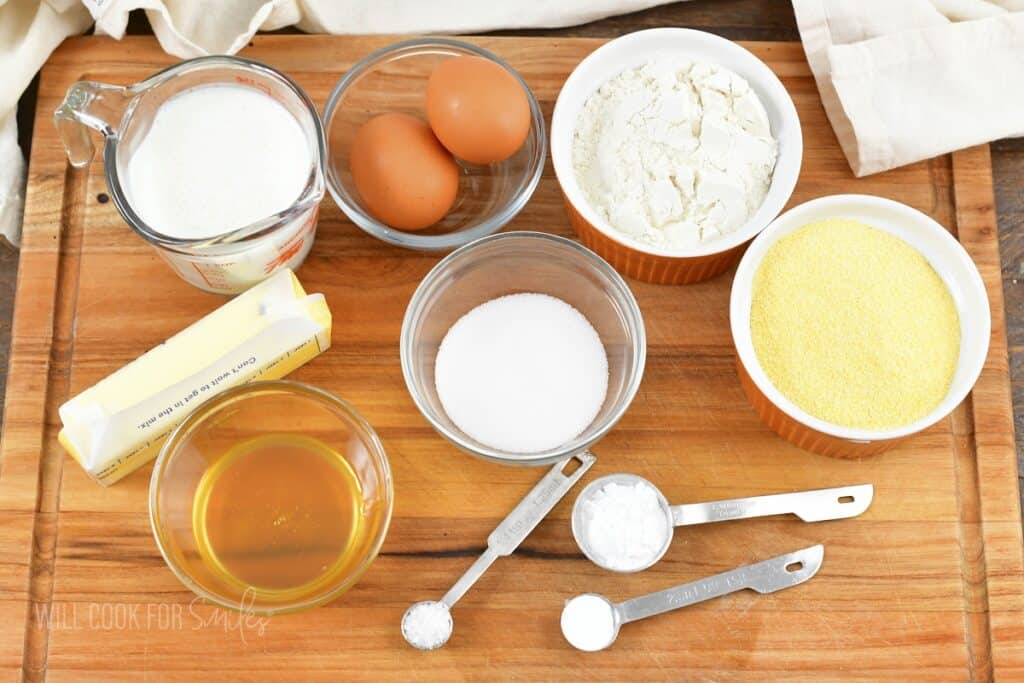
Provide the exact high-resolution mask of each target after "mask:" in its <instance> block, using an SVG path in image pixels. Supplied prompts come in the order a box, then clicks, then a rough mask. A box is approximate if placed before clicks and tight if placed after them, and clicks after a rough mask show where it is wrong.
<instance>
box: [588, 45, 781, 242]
mask: <svg viewBox="0 0 1024 683" xmlns="http://www.w3.org/2000/svg"><path fill="white" fill-rule="evenodd" d="M777 158H778V143H777V141H776V140H775V138H773V137H772V132H771V126H770V125H769V122H768V114H767V112H766V111H765V108H764V105H763V104H762V103H761V101H760V100H759V99H758V97H757V94H756V93H754V91H753V90H751V88H750V85H749V84H748V83H747V81H746V80H744V79H743V78H742V77H740V76H738V75H737V74H735V73H733V72H732V71H729V70H728V69H725V68H723V67H720V66H717V65H715V64H709V63H706V62H686V61H680V60H679V59H675V60H673V59H671V58H668V57H661V58H658V59H654V60H651V61H648V62H645V63H644V64H642V65H640V66H638V67H635V68H631V69H627V70H625V71H623V72H622V73H620V74H619V75H618V76H615V77H614V78H612V79H611V80H609V81H608V82H606V83H605V84H604V85H602V86H601V87H600V88H599V89H598V90H597V91H596V92H595V93H594V94H593V95H591V96H590V98H589V99H588V100H587V102H586V104H585V105H584V107H583V111H582V112H581V114H580V117H579V121H578V123H577V126H576V132H575V136H574V140H573V167H574V170H575V172H576V178H577V181H578V182H579V185H580V188H581V189H582V191H583V193H584V195H585V196H586V198H587V200H588V201H589V202H590V204H591V206H592V207H593V208H594V209H595V210H596V211H597V212H598V214H600V215H601V217H603V218H604V219H605V220H607V221H608V222H609V223H610V224H611V225H612V226H613V227H614V228H615V229H616V230H618V231H620V232H622V233H624V234H625V235H628V236H629V237H631V238H633V239H635V240H638V241H640V242H644V243H647V244H651V245H654V246H657V247H663V248H666V249H681V250H685V249H687V248H690V247H693V246H697V245H701V244H703V243H707V242H710V241H712V240H714V239H717V238H719V237H721V236H722V235H727V234H729V233H731V232H733V231H735V230H737V229H739V228H740V227H742V226H743V225H744V224H745V223H746V222H747V220H748V219H749V218H750V216H751V215H753V213H754V212H756V211H757V209H758V208H759V207H760V206H761V204H762V202H764V198H765V196H766V195H767V193H768V189H769V187H770V186H771V179H772V173H773V171H774V169H775V161H776V159H777Z"/></svg>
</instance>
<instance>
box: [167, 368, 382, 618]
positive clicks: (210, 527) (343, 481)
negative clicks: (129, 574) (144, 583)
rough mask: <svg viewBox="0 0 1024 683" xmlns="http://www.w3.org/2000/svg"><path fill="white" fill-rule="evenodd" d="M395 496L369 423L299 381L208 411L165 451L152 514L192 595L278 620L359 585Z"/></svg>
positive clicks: (231, 394)
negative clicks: (283, 614)
mask: <svg viewBox="0 0 1024 683" xmlns="http://www.w3.org/2000/svg"><path fill="white" fill-rule="evenodd" d="M393 500H394V490H393V485H392V479H391V469H390V466H389V465H388V460H387V456H386V455H385V453H384V448H383V446H382V445H381V442H380V439H379V438H378V437H377V434H376V433H375V432H374V430H373V428H372V427H371V426H370V424H369V423H368V422H367V421H366V420H365V419H364V418H363V417H362V416H360V415H359V413H358V412H356V410H355V409H354V408H353V407H352V406H350V405H349V404H348V403H346V402H345V401H343V400H341V399H339V398H337V397H335V396H332V395H331V394H329V393H327V392H325V391H322V390H320V389H317V388H315V387H312V386H309V385H305V384H299V383H296V382H285V381H275V382H255V383H252V384H247V385H243V386H240V387H236V388H234V389H229V390H228V391H225V392H224V393H222V394H220V395H218V396H217V397H215V398H213V399H211V400H210V401H207V402H206V403H204V404H203V405H201V406H200V407H199V408H198V409H197V410H196V411H195V412H194V413H192V415H190V416H189V417H188V418H186V419H185V421H184V422H182V423H181V425H180V426H179V427H178V428H177V429H175V430H174V432H173V433H172V434H171V435H170V436H169V437H168V439H167V441H166V442H165V443H164V446H163V448H162V449H161V451H160V455H159V457H158V458H157V461H156V465H155V466H154V468H153V477H152V480H151V482H150V488H149V516H150V522H151V524H152V527H153V536H154V537H155V539H156V543H157V547H158V548H159V549H160V553H161V554H162V555H163V557H164V560H166V562H167V565H168V566H169V567H170V568H171V571H173V572H174V574H175V575H176V576H177V577H178V579H180V580H181V582H182V583H184V584H185V585H186V586H187V587H188V588H190V589H191V590H192V591H193V592H194V593H196V595H198V596H200V597H202V598H204V599H206V600H207V601H209V602H212V603H214V604H217V605H220V606H221V607H226V608H229V609H234V610H245V611H246V612H249V613H253V614H260V615H274V614H282V613H288V612H297V611H300V610H304V609H308V608H311V607H315V606H317V605H321V604H324V603H326V602H328V601H330V600H333V599H334V598H336V597H338V596H339V595H341V594H342V593H344V592H345V591H346V590H348V589H349V588H351V587H352V586H353V585H355V583H356V581H358V580H359V577H360V576H362V574H363V573H364V572H365V571H366V570H367V568H368V567H369V566H370V563H371V562H372V561H373V559H374V558H375V557H376V556H377V553H378V551H379V550H380V547H381V544H382V543H383V542H384V537H385V535H386V533H387V529H388V524H389V522H390V520H391V509H392V504H393Z"/></svg>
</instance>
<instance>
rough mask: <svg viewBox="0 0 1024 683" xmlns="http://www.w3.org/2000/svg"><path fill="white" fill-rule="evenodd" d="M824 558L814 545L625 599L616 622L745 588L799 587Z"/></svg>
mask: <svg viewBox="0 0 1024 683" xmlns="http://www.w3.org/2000/svg"><path fill="white" fill-rule="evenodd" d="M824 557H825V546H823V545H814V546H811V547H809V548H804V549H803V550H797V551H795V552H792V553H787V554H785V555H779V556H778V557H773V558H771V559H770V560H764V561H763V562H758V563H757V564H750V565H747V566H745V567H739V568H738V569H733V570H731V571H727V572H723V573H721V574H715V575H714V576H709V577H708V578H706V579H700V580H698V581H691V582H690V583H684V584H683V585H681V586H676V587H675V588H668V589H666V590H663V591H658V592H657V593H650V594H648V595H644V596H641V597H639V598H633V599H632V600H626V601H625V602H620V603H619V604H618V605H616V606H615V609H616V610H617V611H618V613H619V623H622V624H626V623H629V622H631V621H636V620H638V619H646V618H647V617H653V616H654V615H656V614H662V613H664V612H671V611H672V610H675V609H679V608H680V607H688V606H689V605H694V604H696V603H698V602H704V601H705V600H711V599H712V598H718V597H721V596H723V595H728V594H729V593H735V592H737V591H741V590H745V589H750V590H755V591H757V592H758V593H774V592H775V591H779V590H782V589H783V588H790V587H792V586H796V585H799V584H801V583H803V582H804V581H807V580H808V579H810V578H811V577H812V576H814V575H815V574H817V573H818V570H819V569H821V563H822V560H823V559H824Z"/></svg>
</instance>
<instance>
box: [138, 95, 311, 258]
mask: <svg viewBox="0 0 1024 683" xmlns="http://www.w3.org/2000/svg"><path fill="white" fill-rule="evenodd" d="M312 163H313V159H312V156H311V154H310V150H309V146H308V145H307V144H306V136H305V134H304V133H303V131H302V128H301V127H300V126H299V123H298V121H296V120H295V117H294V116H292V115H291V113H289V111H288V110H287V109H285V107H284V106H283V105H281V104H280V103H278V102H277V101H276V100H274V99H273V98H271V97H269V96H268V95H265V94H264V93H263V92H262V91H260V90H257V89H256V88H250V87H247V86H243V85H230V84H217V85H207V86H201V87H198V88H192V89H190V90H186V91H184V92H181V93H178V94H176V95H174V96H173V97H171V98H170V99H168V100H167V101H166V102H164V103H163V104H162V105H161V106H160V108H159V109H158V110H157V112H156V116H155V117H154V118H153V122H152V126H151V128H150V130H149V131H148V132H147V133H146V134H145V137H143V138H142V139H141V140H140V141H139V143H138V146H137V147H136V149H135V151H134V152H133V153H132V155H131V156H130V157H129V159H128V165H127V171H128V172H127V179H126V180H127V182H126V190H127V193H128V199H129V202H130V203H131V205H132V208H133V209H134V210H135V212H136V213H137V214H138V215H139V216H140V217H141V218H142V220H144V221H145V222H146V223H147V224H149V226H150V227H152V228H154V229H155V230H157V231H158V232H161V233H163V234H165V235H168V236H170V237H180V238H186V239H201V238H208V237H215V236H217V235H221V234H223V233H226V232H230V231H232V230H237V229H238V228H243V227H245V226H247V225H249V224H251V223H254V222H256V221H259V220H262V219H264V218H267V217H268V216H271V215H273V214H275V213H278V212H279V211H283V210H285V209H287V208H288V207H290V206H291V205H292V204H293V203H294V202H295V200H297V199H298V198H299V195H301V194H302V190H303V188H304V187H305V185H306V183H307V182H308V180H309V175H310V169H311V166H312Z"/></svg>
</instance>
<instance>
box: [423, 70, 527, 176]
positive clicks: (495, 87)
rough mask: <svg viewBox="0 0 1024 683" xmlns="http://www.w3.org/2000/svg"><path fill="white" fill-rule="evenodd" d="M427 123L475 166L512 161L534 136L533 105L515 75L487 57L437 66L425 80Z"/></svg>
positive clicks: (451, 147)
mask: <svg viewBox="0 0 1024 683" xmlns="http://www.w3.org/2000/svg"><path fill="white" fill-rule="evenodd" d="M426 107H427V120H428V121H430V127H431V128H433V129H434V134H435V135H437V138H438V139H439V140H440V141H441V143H442V144H443V145H444V146H445V147H447V148H448V151H449V152H451V153H452V154H454V155H455V156H457V157H458V158H460V159H465V160H466V161H468V162H470V163H473V164H491V163H495V162H497V161H502V160H504V159H507V158H509V157H510V156H512V155H513V154H515V153H516V151H517V150H518V149H519V148H520V147H522V146H523V142H525V141H526V135H527V134H528V133H529V132H530V102H529V100H528V99H527V98H526V92H525V91H524V90H523V86H522V85H520V84H519V81H518V80H517V79H516V77H515V76H513V75H512V74H511V73H509V72H508V71H506V70H505V69H503V68H502V67H501V66H500V65H498V64H495V63H494V62H492V61H491V60H489V59H485V58H483V57H455V58H453V59H448V60H445V61H443V62H441V63H440V64H438V65H437V66H436V67H435V68H434V71H433V73H431V74H430V80H429V81H427V101H426Z"/></svg>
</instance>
